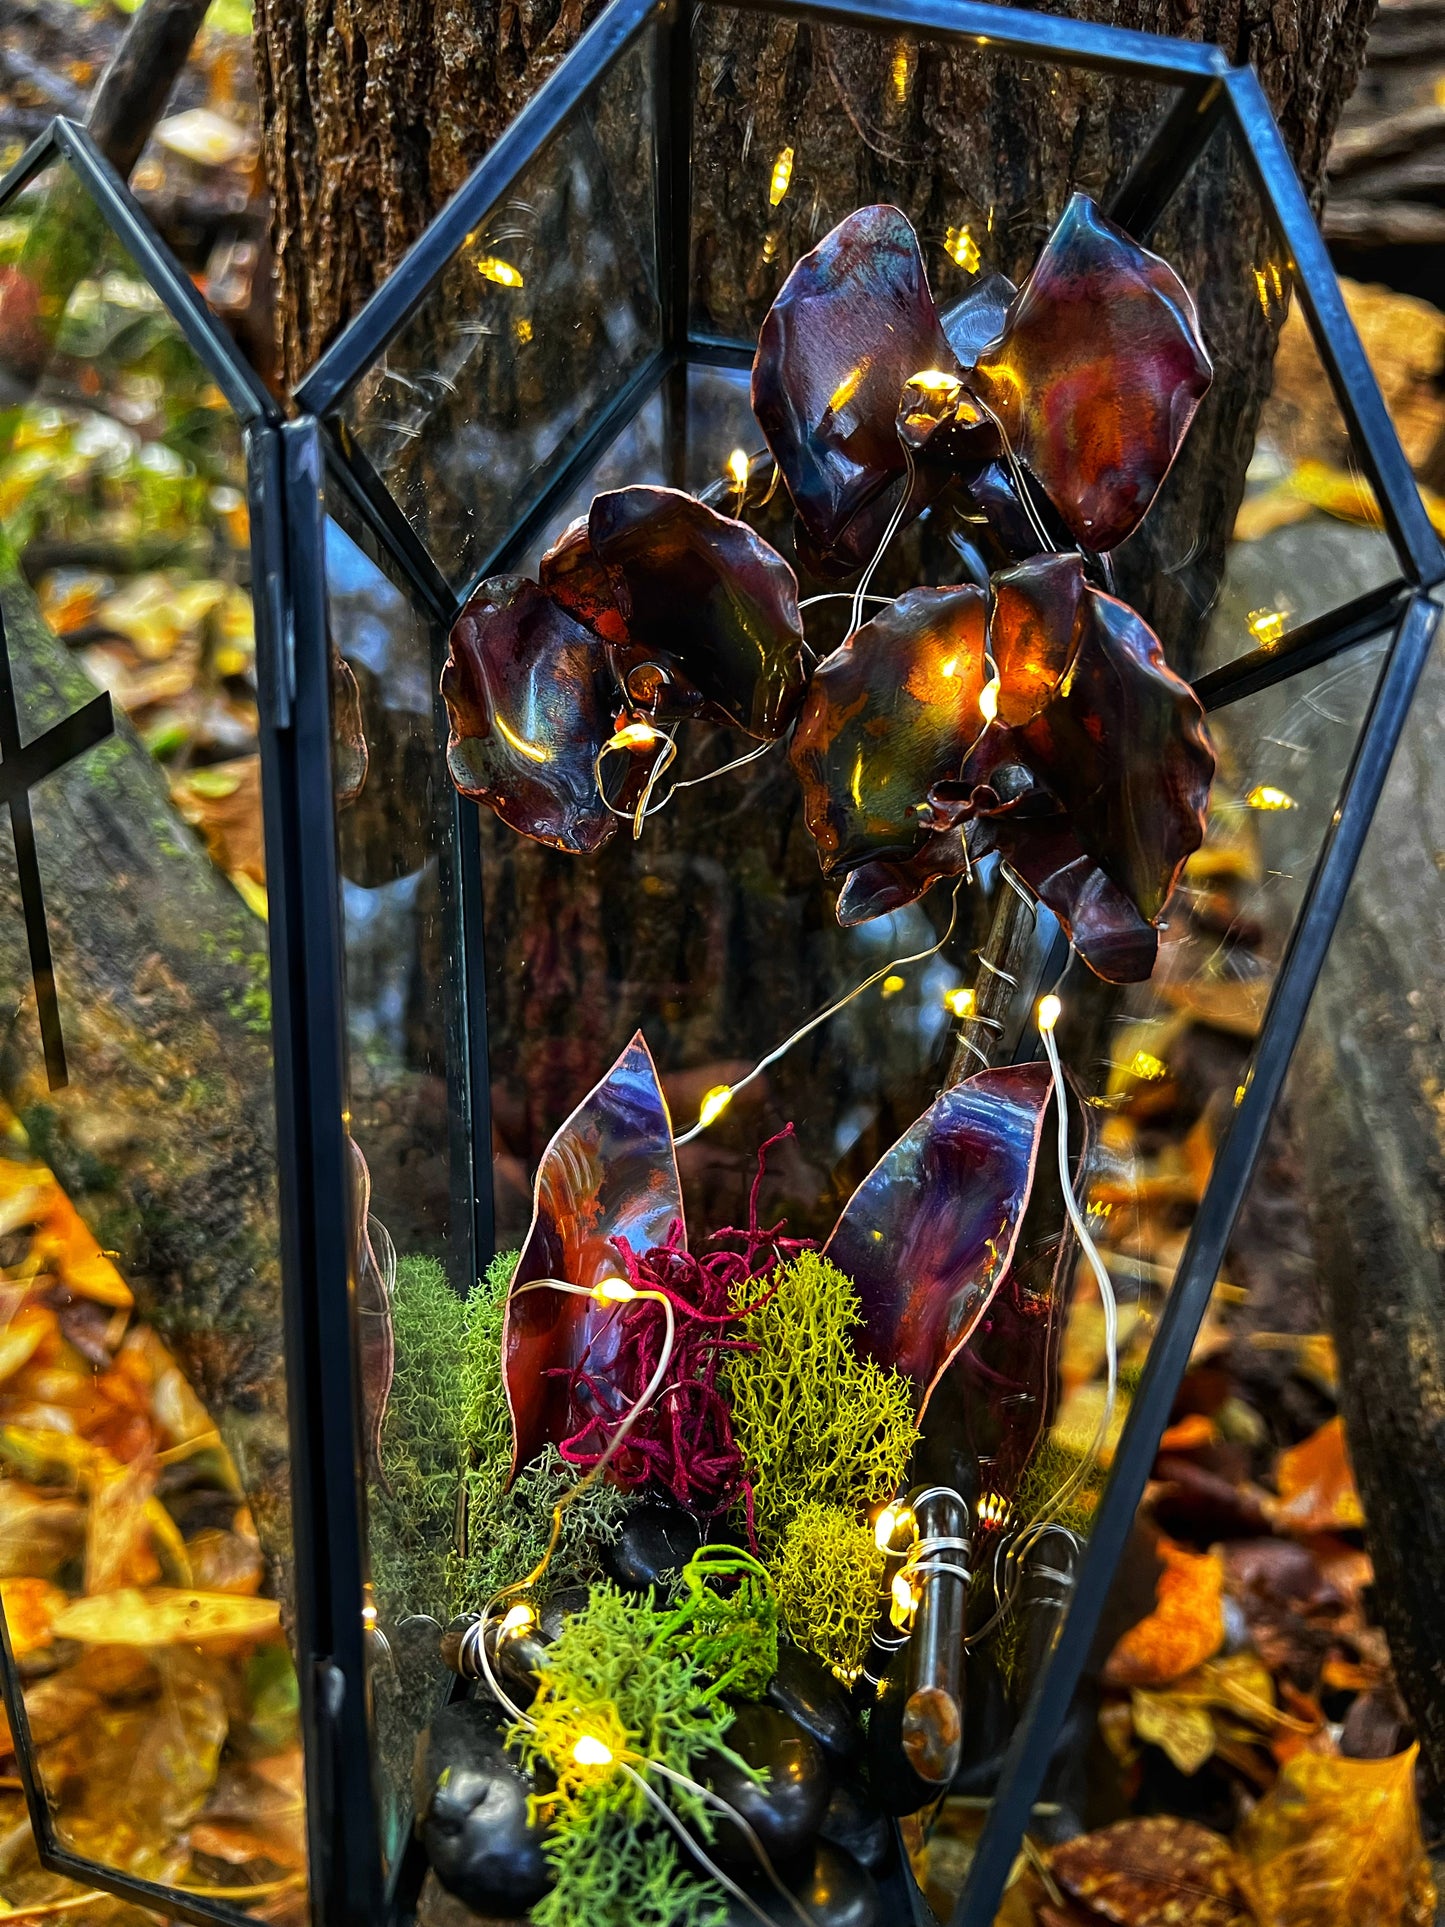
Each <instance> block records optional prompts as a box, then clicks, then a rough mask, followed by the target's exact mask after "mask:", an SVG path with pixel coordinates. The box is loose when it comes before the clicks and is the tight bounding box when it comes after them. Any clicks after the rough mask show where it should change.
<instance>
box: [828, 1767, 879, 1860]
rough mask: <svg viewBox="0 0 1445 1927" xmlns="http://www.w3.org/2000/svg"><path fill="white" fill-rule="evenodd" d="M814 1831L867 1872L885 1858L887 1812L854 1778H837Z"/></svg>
mask: <svg viewBox="0 0 1445 1927" xmlns="http://www.w3.org/2000/svg"><path fill="white" fill-rule="evenodd" d="M818 1831H819V1833H820V1835H821V1836H822V1838H823V1839H824V1840H831V1841H832V1843H833V1845H834V1846H835V1847H841V1848H842V1849H843V1851H844V1852H845V1853H849V1854H851V1855H852V1856H853V1858H854V1859H855V1860H856V1861H857V1862H858V1864H859V1866H860V1867H866V1868H867V1869H868V1871H869V1873H877V1871H878V1869H879V1868H880V1867H881V1866H882V1865H883V1863H884V1862H885V1861H886V1860H887V1858H888V1850H889V1847H890V1845H891V1844H892V1843H891V1836H890V1834H889V1831H888V1817H887V1815H886V1814H885V1813H884V1811H883V1809H882V1807H880V1806H879V1804H878V1802H877V1801H876V1800H875V1799H874V1798H873V1795H872V1794H871V1793H870V1792H869V1791H868V1789H867V1788H866V1787H865V1786H861V1785H860V1784H859V1782H858V1781H857V1780H840V1781H839V1782H838V1784H837V1786H835V1787H834V1789H833V1793H832V1797H831V1799H830V1800H829V1801H828V1810H827V1812H826V1813H825V1814H824V1815H823V1824H822V1826H821V1827H820V1828H819V1829H818Z"/></svg>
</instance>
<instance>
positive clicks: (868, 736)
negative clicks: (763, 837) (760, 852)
mask: <svg viewBox="0 0 1445 1927" xmlns="http://www.w3.org/2000/svg"><path fill="white" fill-rule="evenodd" d="M984 638H985V615H984V598H983V594H982V592H981V591H980V590H978V589H974V588H962V589H910V590H909V591H908V593H907V594H906V595H902V596H900V597H899V598H898V600H897V601H896V602H894V603H891V604H890V605H889V606H888V608H886V609H885V610H884V611H883V612H882V614H881V615H879V616H876V617H875V618H874V620H873V621H872V622H868V623H865V624H864V625H863V627H862V628H861V629H859V630H858V631H856V633H855V634H853V635H852V636H850V637H849V638H848V640H847V641H846V642H845V643H843V644H842V645H841V647H839V648H837V649H835V650H834V651H833V653H832V655H831V656H829V657H828V658H827V659H826V661H824V662H822V663H820V664H819V665H818V667H817V669H816V670H815V671H814V672H813V680H812V682H811V683H810V684H809V686H808V694H807V697H806V699H805V701H804V703H803V709H802V713H801V715H800V716H799V718H798V727H797V729H796V730H795V731H794V734H793V740H792V743H791V745H790V747H789V750H788V755H789V757H790V759H791V761H792V765H793V768H794V770H795V771H796V773H797V777H798V781H799V782H800V783H801V784H802V786H803V813H804V817H805V819H806V821H807V825H808V828H809V829H810V830H811V831H812V833H813V839H814V841H815V842H816V843H817V846H818V855H819V858H820V860H821V862H822V865H823V868H824V870H825V871H827V872H830V873H831V872H833V871H835V870H846V869H851V868H852V867H853V866H854V865H855V864H858V863H862V862H863V861H865V860H866V859H869V858H876V857H898V856H907V855H908V854H909V852H910V851H911V850H912V849H913V847H914V846H915V845H916V844H917V842H918V840H919V835H920V831H921V829H922V828H923V827H925V826H924V824H922V823H920V819H919V812H920V810H922V809H923V808H924V806H925V804H926V801H927V797H928V792H929V790H930V788H931V787H932V786H933V784H935V783H937V782H941V781H943V780H944V779H945V778H947V777H949V776H951V775H953V774H955V773H956V772H957V771H958V769H959V768H960V766H961V765H962V762H963V760H964V757H965V756H966V755H967V753H968V750H969V748H970V746H971V744H972V743H973V741H974V738H975V737H976V736H977V735H978V734H979V731H980V730H981V729H982V727H983V718H982V715H981V713H980V711H979V707H978V699H979V694H980V692H981V690H982V688H983V683H984V664H983V658H984Z"/></svg>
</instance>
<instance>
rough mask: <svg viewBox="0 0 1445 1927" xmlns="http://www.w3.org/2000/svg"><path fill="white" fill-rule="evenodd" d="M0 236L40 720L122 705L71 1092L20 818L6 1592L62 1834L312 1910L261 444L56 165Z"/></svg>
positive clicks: (8, 1118)
mask: <svg viewBox="0 0 1445 1927" xmlns="http://www.w3.org/2000/svg"><path fill="white" fill-rule="evenodd" d="M0 236H3V245H4V248H5V250H6V255H7V259H6V263H5V265H4V267H3V270H0V272H3V274H4V276H5V277H7V279H6V282H5V311H6V316H7V323H8V322H12V321H14V320H15V318H16V316H17V315H23V313H24V306H23V296H24V294H25V293H26V291H29V292H30V295H31V302H32V306H31V313H32V316H33V327H32V329H31V331H30V332H29V333H28V334H25V333H23V332H22V331H19V330H18V329H17V330H14V331H11V330H10V329H9V328H7V333H6V337H5V340H6V349H7V355H6V361H5V368H4V379H5V395H4V399H5V402H6V404H7V405H6V407H5V409H4V412H3V414H0V533H3V543H0V560H3V575H0V595H3V602H4V613H5V622H6V629H7V632H8V637H9V655H10V661H11V665H12V669H13V673H14V681H15V692H16V699H17V705H18V712H19V734H20V737H21V740H22V741H23V742H25V743H27V744H32V745H34V744H37V743H44V742H45V732H46V731H47V730H48V729H50V728H51V727H52V726H54V725H56V724H58V723H59V722H61V720H62V719H63V718H66V717H71V716H73V715H74V714H75V713H76V712H81V713H84V709H85V705H86V704H87V703H90V702H93V701H94V700H96V692H97V688H98V687H101V688H105V689H107V690H109V692H110V693H111V696H112V698H113V699H114V702H115V705H116V710H117V717H116V729H115V733H114V734H113V735H108V736H104V737H103V738H102V739H101V740H97V741H94V742H93V743H92V745H91V746H90V747H84V748H80V749H78V751H77V746H76V745H74V744H72V745H71V746H70V748H71V753H69V754H68V759H62V758H59V757H57V758H56V766H55V767H53V769H52V766H51V760H50V757H49V756H48V755H46V754H44V753H42V754H41V755H40V757H39V759H38V761H39V767H38V769H36V770H34V771H33V772H31V776H32V783H31V787H30V790H29V803H30V809H31V810H32V811H33V826H34V856H35V862H36V864H37V866H38V872H39V879H40V883H41V884H42V885H43V890H44V927H45V929H46V930H48V935H49V943H50V948H51V951H52V954H53V958H54V984H55V999H56V1004H57V1015H58V1019H59V1024H60V1029H61V1034H62V1036H63V1045H64V1053H65V1059H66V1063H67V1065H68V1077H69V1081H68V1083H65V1084H64V1085H63V1086H62V1087H60V1088H50V1085H49V1082H48V1079H47V1074H46V1065H45V1061H44V1058H43V1056H42V1051H41V1019H40V1016H39V1014H38V1011H37V991H36V987H35V983H34V981H33V979H32V966H31V956H30V955H29V954H28V952H27V945H26V917H25V914H24V913H23V910H22V895H21V892H22V883H21V881H19V880H17V867H18V871H19V877H20V879H23V878H24V875H25V871H26V869H27V867H28V864H29V861H30V857H29V850H28V839H27V838H26V836H25V834H24V823H25V815H24V809H23V795H24V793H23V792H21V795H20V799H19V805H17V799H14V798H12V804H11V820H12V823H13V825H14V830H15V834H13V835H11V834H9V833H7V834H6V835H5V836H4V837H3V838H0V847H3V849H4V851H5V859H4V862H3V863H0V897H3V906H0V933H3V941H0V959H3V972H4V987H3V992H0V995H3V997H4V1000H5V1007H6V1009H7V1010H8V1011H10V1012H11V1013H13V1016H12V1018H11V1020H10V1022H9V1024H8V1029H7V1035H6V1041H5V1050H4V1054H3V1069H0V1098H3V1103H4V1106H5V1110H4V1119H5V1127H6V1134H5V1139H4V1144H3V1157H0V1186H3V1191H4V1199H5V1202H4V1206H3V1212H4V1227H5V1228H4V1233H3V1248H0V1263H3V1284H0V1307H3V1318H4V1338H3V1347H4V1365H3V1379H0V1459H3V1474H4V1476H3V1480H0V1504H3V1506H4V1508H5V1509H6V1514H7V1517H8V1519H9V1522H10V1523H9V1527H8V1529H7V1531H6V1532H5V1533H4V1534H3V1541H4V1552H3V1565H0V1572H3V1585H4V1603H5V1607H6V1611H7V1615H8V1618H9V1623H10V1628H11V1634H12V1639H13V1640H14V1642H15V1645H16V1650H17V1655H18V1659H19V1664H20V1667H21V1671H22V1674H23V1676H24V1678H25V1692H26V1703H27V1708H28V1711H29V1714H30V1719H31V1724H32V1728H33V1730H34V1735H35V1738H36V1741H37V1745H38V1749H39V1768H40V1772H41V1776H42V1779H43V1781H44V1785H45V1788H46V1791H47V1794H48V1795H49V1798H50V1801H51V1804H52V1808H53V1811H54V1817H55V1829H56V1833H57V1835H58V1838H59V1840H60V1841H61V1842H62V1844H63V1845H65V1846H66V1847H68V1848H70V1849H71V1850H72V1851H73V1852H75V1853H78V1854H80V1855H83V1856H85V1857H86V1858H88V1859H91V1860H93V1861H95V1862H98V1863H100V1864H101V1865H103V1866H106V1867H109V1868H112V1869H115V1870H118V1871H123V1872H126V1873H130V1874H134V1875H139V1876H142V1877H145V1878H147V1879H150V1880H156V1881H161V1882H164V1883H166V1884H167V1885H170V1886H173V1887H178V1888H182V1889H187V1890H193V1891H196V1892H199V1893H204V1894H206V1895H207V1896H210V1897H212V1898H215V1899H217V1900H219V1901H221V1902H223V1903H224V1902H226V1901H231V1902H234V1904H235V1905H236V1907H237V1908H238V1909H248V1908H252V1907H255V1908H260V1909H263V1910H264V1912H265V1915H266V1917H267V1918H268V1919H272V1920H281V1921H286V1922H295V1923H300V1922H302V1921H304V1920H305V1919H306V1917H307V1897H306V1860H305V1833H304V1808H303V1795H302V1752H301V1732H300V1725H299V1718H298V1701H297V1686H296V1678H295V1673H294V1670H293V1666H292V1659H291V1654H290V1652H289V1650H288V1647H287V1644H286V1637H285V1631H284V1628H285V1626H286V1625H287V1623H288V1621H289V1613H290V1594H291V1583H292V1579H291V1575H292V1556H291V1543H292V1542H291V1495H290V1485H289V1458H288V1435H287V1423H286V1392H285V1359H284V1355H283V1323H282V1306H281V1275H280V1259H279V1251H278V1241H277V1228H276V1215H277V1202H276V1166H275V1159H276V1146H275V1138H276V1127H275V1117H274V1113H273V1075H272V1061H271V1037H270V996H269V989H268V975H267V940H266V923H265V914H266V892H265V880H264V879H265V872H264V862H263V854H262V838H261V792H260V781H259V764H258V760H257V737H256V698H255V680H254V648H255V643H254V622H253V615H252V604H251V556H250V547H249V536H248V526H247V514H246V501H245V495H244V492H243V491H244V488H245V481H246V476H245V462H244V450H243V438H242V434H241V431H240V428H239V426H238V424H237V422H236V420H235V419H234V418H233V416H232V415H231V413H230V411H229V409H228V407H227V405H226V404H225V402H224V400H223V398H222V396H221V394H220V393H219V391H218V390H217V388H216V387H215V385H214V384H213V383H212V382H211V381H210V379H209V377H208V376H207V374H206V373H205V371H204V369H203V368H202V366H201V364H200V363H199V362H198V360H197V359H196V357H195V355H194V353H193V352H192V350H191V349H190V348H189V347H188V346H187V344H186V342H185V341H184V339H183V337H182V335H181V333H180V331H179V329H178V328H177V327H176V325H175V323H174V322H173V321H172V320H171V319H170V317H169V316H168V315H167V313H166V312H165V311H164V310H163V309H162V307H161V306H160V304H159V302H158V301H157V299H156V298H155V296H154V295H153V294H152V292H151V290H150V289H149V288H148V287H147V285H146V284H145V283H144V282H143V281H142V279H141V277H140V275H139V274H138V273H137V271H136V269H135V267H134V266H133V264H132V263H131V261H130V260H129V258H128V257H127V256H126V254H125V253H124V252H123V251H122V249H121V248H120V247H119V245H118V244H117V243H116V241H115V240H114V238H113V237H112V236H111V235H110V233H109V231H108V230H107V229H106V228H105V227H104V226H103V225H102V224H101V222H100V221H99V219H98V217H97V215H96V213H95V211H94V210H93V209H92V208H91V207H90V205H89V203H88V202H87V201H86V199H85V197H84V195H83V193H82V191H81V190H80V188H79V186H78V184H77V183H76V181H75V180H74V179H73V178H72V177H71V176H70V174H69V173H68V171H67V170H65V169H64V168H63V167H62V166H59V165H57V166H54V167H52V168H51V169H50V170H49V172H48V173H46V174H45V175H44V176H42V177H41V178H40V179H39V180H38V181H37V182H36V183H35V184H34V185H32V187H31V188H30V189H29V190H27V191H26V192H25V193H24V194H23V195H22V196H21V197H20V198H19V199H18V200H17V201H14V202H12V203H11V205H10V206H9V208H8V209H7V210H6V213H5V218H4V222H3V228H0ZM17 290H18V291H19V292H18V293H17ZM52 747H53V746H52ZM5 761H6V763H7V764H11V763H12V762H13V757H12V753H11V751H10V750H9V749H8V748H7V749H6V751H5ZM12 851H14V852H15V853H16V855H17V856H18V866H17V862H16V861H15V860H14V859H13V858H12V855H11V852H12ZM33 907H34V905H33V902H32V908H33ZM38 927H39V926H38V925H37V928H38ZM42 989H43V984H42Z"/></svg>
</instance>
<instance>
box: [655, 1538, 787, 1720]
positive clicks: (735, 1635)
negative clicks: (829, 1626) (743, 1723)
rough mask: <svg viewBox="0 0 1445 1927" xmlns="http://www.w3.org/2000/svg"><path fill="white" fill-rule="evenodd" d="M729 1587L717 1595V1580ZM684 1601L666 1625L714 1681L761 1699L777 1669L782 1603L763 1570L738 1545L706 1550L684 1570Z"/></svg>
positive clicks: (746, 1696) (721, 1689) (736, 1693)
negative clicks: (779, 1603) (714, 1583)
mask: <svg viewBox="0 0 1445 1927" xmlns="http://www.w3.org/2000/svg"><path fill="white" fill-rule="evenodd" d="M719 1579H721V1580H723V1581H724V1582H731V1583H730V1586H729V1590H728V1591H726V1592H719V1591H717V1590H716V1588H715V1586H714V1585H713V1583H712V1582H713V1581H714V1580H719ZM679 1589H680V1591H681V1594H682V1600H681V1603H680V1604H679V1605H677V1606H676V1607H674V1609H673V1612H672V1614H671V1617H670V1619H669V1621H668V1624H669V1625H670V1626H673V1627H675V1628H676V1629H677V1631H676V1635H675V1636H676V1638H677V1639H678V1641H679V1643H680V1645H681V1646H683V1647H684V1648H685V1650H686V1651H688V1652H689V1653H691V1655H692V1657H693V1658H694V1659H695V1660H696V1661H697V1663H698V1665H699V1666H701V1668H702V1670H703V1671H704V1672H705V1673H706V1674H707V1675H708V1677H709V1678H710V1679H711V1680H712V1682H713V1690H714V1691H715V1692H718V1693H731V1694H733V1695H734V1696H735V1697H736V1698H738V1699H750V1700H757V1699H761V1698H762V1697H763V1695H764V1694H765V1693H766V1692H767V1690H768V1682H769V1681H770V1680H771V1679H772V1677H773V1674H774V1673H775V1672H777V1670H778V1601H777V1597H776V1595H775V1593H774V1591H773V1585H772V1581H771V1580H770V1579H769V1577H768V1574H767V1570H766V1568H765V1567H763V1566H761V1565H759V1563H758V1561H757V1560H756V1559H754V1558H753V1557H752V1555H751V1554H750V1553H746V1552H742V1551H740V1550H739V1549H738V1548H737V1547H734V1546H722V1545H717V1546H702V1547H700V1548H699V1549H698V1551H696V1552H695V1553H694V1554H693V1556H692V1558H691V1559H689V1560H688V1562H687V1564H686V1565H685V1566H684V1567H683V1569H682V1573H681V1577H680V1586H679Z"/></svg>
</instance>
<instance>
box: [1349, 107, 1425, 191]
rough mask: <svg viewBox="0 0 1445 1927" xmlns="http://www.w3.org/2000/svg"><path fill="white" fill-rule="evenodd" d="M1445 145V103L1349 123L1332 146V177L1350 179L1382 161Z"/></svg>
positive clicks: (1398, 158)
mask: <svg viewBox="0 0 1445 1927" xmlns="http://www.w3.org/2000/svg"><path fill="white" fill-rule="evenodd" d="M1436 147H1445V107H1436V106H1433V105H1432V106H1429V107H1412V108H1410V109H1408V111H1406V112H1405V113H1401V114H1388V115H1386V116H1385V118H1384V119H1383V120H1373V121H1366V122H1365V123H1364V124H1363V125H1361V126H1358V127H1346V128H1344V129H1342V130H1341V132H1340V133H1338V134H1337V135H1336V136H1335V144H1334V146H1333V147H1332V148H1331V149H1330V166H1329V174H1330V180H1331V181H1332V182H1333V181H1344V180H1349V179H1350V178H1351V177H1352V176H1353V175H1355V174H1359V173H1362V172H1363V171H1365V170H1366V169H1368V168H1371V167H1376V166H1378V165H1379V164H1380V162H1382V161H1393V160H1401V159H1404V158H1405V157H1406V156H1408V155H1411V154H1420V153H1424V152H1426V151H1428V150H1429V149H1432V148H1436Z"/></svg>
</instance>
